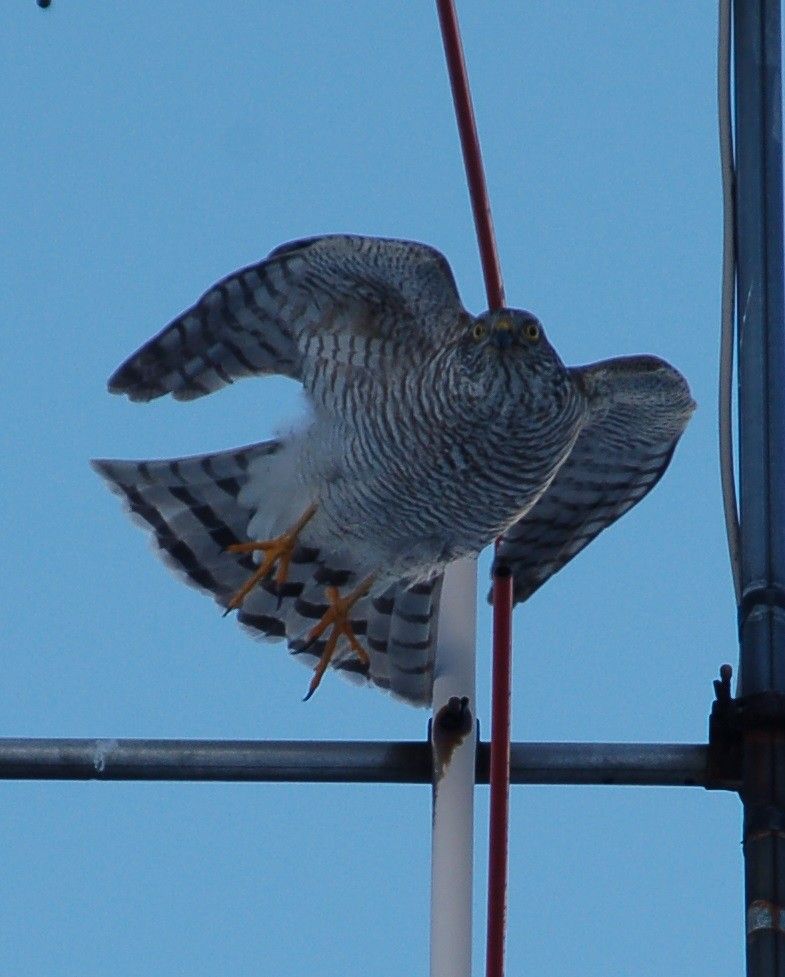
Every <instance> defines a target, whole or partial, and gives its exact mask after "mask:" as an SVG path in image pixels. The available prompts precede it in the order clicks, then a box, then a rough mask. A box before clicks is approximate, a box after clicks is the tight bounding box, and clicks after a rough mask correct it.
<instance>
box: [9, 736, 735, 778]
mask: <svg viewBox="0 0 785 977" xmlns="http://www.w3.org/2000/svg"><path fill="white" fill-rule="evenodd" d="M488 754H489V747H488V744H487V743H480V744H479V745H478V750H477V783H478V784H487V783H488ZM707 771H708V747H706V746H697V745H690V744H682V743H513V744H512V757H511V780H512V783H515V784H617V785H625V784H626V785H631V786H644V785H650V786H675V787H685V786H695V787H706V786H710V784H709V778H708V772H707ZM0 779H5V780H191V781H258V782H262V781H266V782H274V781H292V782H294V781H300V782H314V783H398V784H402V783H407V784H426V783H430V782H431V753H430V745H429V744H428V743H427V742H422V743H420V742H397V743H396V742H393V743H386V742H376V741H342V740H334V741H325V742H322V741H292V740H263V741H257V740H130V739H127V740H116V739H0ZM711 786H715V785H711ZM722 786H726V787H727V785H722ZM730 789H732V788H730Z"/></svg>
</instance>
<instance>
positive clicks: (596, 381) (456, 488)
mask: <svg viewBox="0 0 785 977" xmlns="http://www.w3.org/2000/svg"><path fill="white" fill-rule="evenodd" d="M270 372H278V373H283V374H284V375H287V376H290V377H292V378H293V379H296V380H299V381H300V382H301V383H302V385H303V387H304V389H305V390H306V392H307V394H308V396H309V398H310V400H311V402H312V405H313V412H314V416H313V420H312V423H311V424H310V426H309V427H308V428H307V429H305V430H304V431H302V432H301V433H299V434H296V435H293V436H291V437H290V438H289V439H287V440H285V441H284V442H282V443H279V442H268V443H267V444H265V445H257V446H251V447H250V448H246V449H240V450H238V451H236V452H226V453H224V454H222V455H218V456H204V457H201V458H196V459H187V460H180V461H177V462H156V463H150V462H97V463H96V465H97V467H98V469H99V470H100V471H101V472H102V474H104V475H105V476H106V477H107V478H108V480H109V482H110V484H111V485H112V487H113V488H115V490H117V491H118V492H120V494H122V495H123V496H124V497H125V499H126V501H127V503H128V505H129V506H130V508H131V509H132V511H133V512H135V513H136V514H137V515H139V516H141V518H142V519H143V520H145V521H146V523H147V524H148V525H149V526H150V527H151V528H152V529H153V531H154V533H155V538H156V541H157V543H158V545H159V547H160V548H161V550H162V551H163V553H164V554H165V555H166V556H167V558H168V560H169V562H170V563H172V564H174V565H175V567H176V568H178V569H179V570H180V571H181V572H182V573H184V574H185V576H186V577H187V578H188V579H189V580H190V582H192V583H194V584H195V585H197V586H199V587H201V588H202V589H205V590H207V591H209V592H210V593H212V594H213V595H214V596H215V598H216V599H217V600H218V602H219V603H221V604H223V605H224V606H231V605H230V602H231V600H232V595H233V594H234V593H235V591H236V590H237V587H238V579H239V577H240V576H242V574H247V573H248V571H249V570H252V569H253V567H254V561H253V558H252V557H251V556H250V555H248V554H247V553H239V552H238V553H236V554H232V553H227V550H226V548H227V546H231V545H233V544H238V543H242V542H243V541H245V540H254V539H259V540H267V539H272V538H274V537H277V536H278V535H280V534H282V533H285V532H286V531H287V529H288V528H289V527H291V526H292V525H294V524H295V523H296V522H297V520H298V517H300V516H301V515H302V514H303V512H308V513H309V515H308V518H307V520H306V522H305V523H304V524H303V525H302V527H301V528H300V529H299V530H298V534H297V539H296V544H297V545H296V546H295V547H294V550H293V552H292V558H291V563H290V564H289V568H288V572H287V575H286V580H285V581H283V582H281V581H280V580H279V581H278V582H277V583H276V580H275V579H274V577H273V574H272V571H271V574H270V575H269V576H268V577H265V579H263V580H262V581H261V582H260V585H259V586H256V587H254V589H253V590H251V592H250V593H248V595H247V596H246V597H244V600H243V603H242V606H241V608H240V611H239V619H240V621H241V622H242V623H244V624H245V625H246V626H247V627H249V628H250V629H252V630H253V631H255V632H256V633H260V634H262V635H264V636H266V637H268V638H273V639H275V638H278V639H281V638H285V639H286V640H287V642H288V644H289V648H290V651H291V652H292V653H293V654H295V655H297V654H299V655H301V657H303V658H306V659H309V660H312V659H313V657H317V658H318V657H319V655H320V653H321V649H322V648H323V646H324V641H323V640H321V641H317V642H313V641H308V640H306V639H307V635H308V632H309V629H310V628H311V627H312V625H313V623H314V621H315V620H318V619H319V617H320V616H321V615H323V614H324V608H325V598H324V589H325V587H326V586H328V587H334V588H342V587H351V586H352V585H353V584H355V583H356V582H357V581H359V580H362V579H363V578H366V577H368V578H372V580H373V582H372V584H371V585H369V589H368V592H367V593H363V594H362V596H361V597H360V598H359V599H358V600H357V603H356V605H355V606H354V607H353V608H352V612H351V624H352V629H353V631H354V633H355V634H356V635H359V636H362V637H363V640H364V641H365V643H366V646H367V650H368V660H367V661H363V660H360V659H358V657H357V655H356V654H354V653H353V652H352V650H351V647H350V646H349V645H348V644H346V643H344V644H342V645H340V646H339V647H338V649H337V652H336V654H335V656H334V657H333V660H332V664H333V665H335V666H336V667H338V668H339V669H341V670H342V671H344V672H345V673H348V674H352V675H355V676H359V677H361V678H364V679H368V678H369V679H370V680H371V681H373V682H375V683H376V684H377V685H380V686H381V687H385V688H389V689H391V690H392V691H393V692H395V693H396V694H398V695H400V696H402V697H403V698H406V699H407V700H409V701H411V702H415V703H420V704H425V703H427V702H428V701H429V699H430V689H431V681H432V671H433V654H434V646H435V640H436V624H437V615H438V595H439V589H440V584H441V574H442V572H443V570H444V568H445V566H446V565H447V564H449V563H450V562H451V561H452V560H454V559H456V558H458V557H460V556H464V555H467V554H475V553H477V552H479V550H480V549H482V548H483V547H484V546H485V545H487V544H488V543H490V542H491V541H492V540H493V539H494V538H495V537H497V536H501V547H500V550H499V559H504V560H505V561H507V562H508V563H509V564H510V566H511V567H512V569H513V571H514V574H515V581H516V595H517V597H518V598H519V599H524V598H525V597H527V596H529V594H530V593H532V592H533V590H534V589H536V587H537V586H539V585H540V584H541V583H542V582H544V580H545V579H547V577H548V576H550V574H551V573H553V572H555V571H556V570H557V569H559V568H560V567H561V566H562V565H564V563H566V562H567V561H568V560H569V559H570V558H571V557H572V556H573V555H575V553H577V552H578V551H579V550H580V549H581V548H583V546H585V545H586V544H587V543H588V542H589V541H590V540H591V539H592V538H593V537H594V536H596V534H597V533H598V532H600V531H601V530H602V529H603V528H604V527H605V526H607V525H609V524H610V523H611V522H613V521H614V520H615V519H616V518H618V516H619V515H621V514H622V512H624V511H626V509H627V508H629V507H630V506H631V505H633V504H634V503H635V502H636V501H638V500H639V499H640V498H642V497H643V495H645V494H646V493H647V492H648V491H649V490H650V489H651V488H652V487H653V485H654V484H655V483H656V481H657V480H658V479H659V478H660V476H661V475H662V473H663V471H664V470H665V467H666V466H667V463H668V461H669V459H670V456H671V454H672V452H673V449H674V447H675V444H676V442H677V440H678V438H679V437H680V435H681V433H682V431H683V429H684V427H685V425H686V423H687V421H688V419H689V417H690V414H691V412H692V410H693V408H694V404H693V402H692V399H691V397H690V394H689V389H688V387H687V385H686V382H685V381H684V379H683V378H682V377H681V376H680V375H679V374H678V373H677V371H675V370H674V369H673V368H672V367H670V366H669V365H668V364H666V363H664V362H663V361H661V360H658V359H656V358H655V357H636V358H628V359H620V360H612V361H608V362H605V363H598V364H595V365H593V366H589V367H583V368H574V369H568V368H566V367H565V366H564V364H563V363H562V362H561V360H560V359H559V357H558V356H557V354H556V353H555V351H554V350H553V348H552V347H551V345H550V343H549V342H548V340H547V339H546V337H545V335H544V333H543V330H542V327H541V325H540V323H539V322H538V321H537V319H536V318H535V317H534V316H533V315H531V314H530V313H528V312H523V311H519V310H511V309H505V310H502V311H500V312H489V313H484V314H483V315H480V316H478V317H474V316H472V315H470V314H469V313H468V312H467V311H466V310H465V309H464V308H463V306H462V305H461V303H460V299H459V297H458V293H457V289H456V287H455V283H454V280H453V277H452V274H451V272H450V269H449V266H448V265H447V262H446V260H445V259H444V258H443V257H442V256H441V255H440V254H439V253H438V252H436V251H434V250H433V249H432V248H429V247H426V246H425V245H421V244H415V243H412V242H406V241H390V240H384V239H374V238H361V237H351V236H333V237H326V238H314V239H309V240H307V241H300V242H294V243H292V244H289V245H284V246H283V247H281V248H278V249H276V250H275V251H273V252H272V254H271V255H270V256H269V257H268V259H267V260H266V261H263V262H261V263H260V264H258V265H254V266H251V267H249V268H246V269H243V270H241V271H240V272H237V273H236V274H235V275H232V276H229V278H227V279H224V280H223V281H222V282H219V283H218V285H216V286H215V287H214V288H212V289H210V290H209V291H208V292H207V293H206V294H205V295H204V296H203V297H202V299H201V300H200V301H199V302H198V303H197V304H196V305H195V306H194V307H193V308H192V309H189V310H188V311H186V312H185V313H183V315H182V316H180V317H179V318H178V319H176V320H175V321H174V322H173V323H172V324H171V325H170V326H168V327H167V328H166V329H165V330H164V331H163V332H162V333H160V334H159V335H158V336H157V337H156V338H155V339H153V340H151V341H150V342H149V343H147V344H146V345H145V346H143V347H142V348H141V349H140V350H139V352H138V353H136V354H135V355H134V356H132V357H131V358H130V359H129V360H128V361H127V362H126V363H125V364H124V365H123V366H122V367H121V368H120V369H119V370H118V371H117V372H116V373H115V374H114V376H113V377H112V378H111V380H110V390H112V391H114V392H122V393H125V394H127V395H128V396H129V397H131V399H138V400H148V399H151V398H153V397H157V396H161V395H163V394H165V393H171V394H173V396H175V397H177V398H179V399H190V398H192V397H196V396H201V395H202V394H204V393H208V392H211V391H212V390H215V389H217V388H218V387H220V386H222V385H224V384H225V383H231V382H232V381H233V380H234V379H235V378H236V377H239V376H243V375H247V374H250V373H270ZM311 510H312V511H311Z"/></svg>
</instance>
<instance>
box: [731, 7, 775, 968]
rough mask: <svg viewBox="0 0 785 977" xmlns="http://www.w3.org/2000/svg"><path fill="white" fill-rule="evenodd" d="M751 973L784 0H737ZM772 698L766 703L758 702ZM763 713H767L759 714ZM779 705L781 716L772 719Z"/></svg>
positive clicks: (771, 662) (760, 785) (763, 795)
mask: <svg viewBox="0 0 785 977" xmlns="http://www.w3.org/2000/svg"><path fill="white" fill-rule="evenodd" d="M733 7H734V19H733V27H734V79H735V92H734V94H735V136H736V159H735V162H736V190H735V204H736V251H737V308H738V356H739V359H738V364H739V365H738V374H739V503H740V528H741V604H740V607H739V636H740V642H741V660H740V670H739V693H740V696H741V697H742V698H743V699H744V700H745V701H746V702H748V704H749V708H748V714H749V715H750V717H751V721H750V722H749V723H748V724H747V726H746V728H745V729H744V731H743V736H744V752H743V784H742V791H741V797H742V801H743V804H744V858H745V884H746V910H747V912H746V931H747V973H748V975H749V977H785V928H784V927H783V924H782V918H783V912H784V907H785V737H783V732H782V730H783V717H784V716H785V710H783V703H785V322H783V314H784V311H785V310H784V308H783V227H782V105H781V103H782V96H781V84H782V70H781V11H780V0H735V2H734V5H733ZM764 704H765V705H766V708H765V709H764V708H757V709H756V706H763V705H764ZM764 714H765V716H766V719H765V721H764V720H762V719H761V718H760V717H762V716H764ZM772 717H774V719H772Z"/></svg>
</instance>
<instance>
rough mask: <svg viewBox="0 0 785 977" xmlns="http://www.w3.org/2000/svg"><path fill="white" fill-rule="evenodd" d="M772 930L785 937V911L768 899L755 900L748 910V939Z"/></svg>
mask: <svg viewBox="0 0 785 977" xmlns="http://www.w3.org/2000/svg"><path fill="white" fill-rule="evenodd" d="M771 930H774V932H775V933H782V934H784V935H785V909H783V908H782V906H778V905H777V904H776V903H774V902H769V901H768V900H767V899H755V900H754V901H753V902H751V903H750V904H749V907H748V908H747V938H748V939H752V938H753V937H755V935H756V934H758V933H761V932H766V931H771Z"/></svg>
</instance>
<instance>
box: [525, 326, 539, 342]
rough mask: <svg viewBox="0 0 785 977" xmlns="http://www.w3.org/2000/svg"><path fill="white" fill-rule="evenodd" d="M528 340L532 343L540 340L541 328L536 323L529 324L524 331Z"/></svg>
mask: <svg viewBox="0 0 785 977" xmlns="http://www.w3.org/2000/svg"><path fill="white" fill-rule="evenodd" d="M524 333H525V335H526V338H527V339H528V340H530V341H531V342H533V343H534V342H536V341H537V340H538V339H539V338H540V327H539V326H538V325H537V323H536V322H529V323H527V325H526V328H525V329H524Z"/></svg>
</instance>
